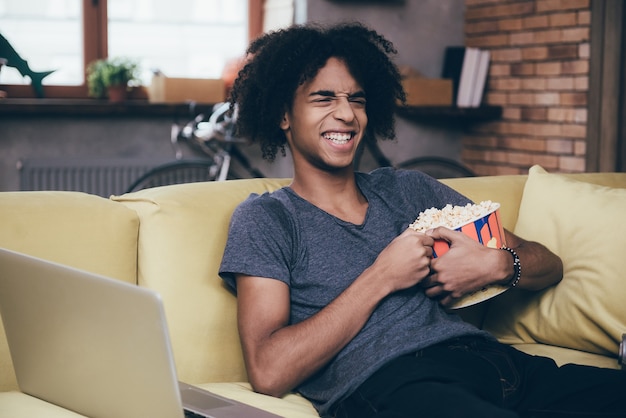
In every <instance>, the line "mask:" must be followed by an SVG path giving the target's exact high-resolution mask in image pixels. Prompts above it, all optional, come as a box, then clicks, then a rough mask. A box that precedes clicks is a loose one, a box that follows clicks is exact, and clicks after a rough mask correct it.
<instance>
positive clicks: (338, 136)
mask: <svg viewBox="0 0 626 418" xmlns="http://www.w3.org/2000/svg"><path fill="white" fill-rule="evenodd" d="M353 135H354V133H353V132H326V133H324V135H323V136H324V139H326V140H328V141H330V142H332V143H334V144H337V145H343V144H347V143H348V141H350V140H351V139H352V136H353Z"/></svg>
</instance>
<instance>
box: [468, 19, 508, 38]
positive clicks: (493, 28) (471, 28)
mask: <svg viewBox="0 0 626 418" xmlns="http://www.w3.org/2000/svg"><path fill="white" fill-rule="evenodd" d="M498 30H500V28H499V27H498V22H497V21H495V20H484V21H477V22H471V23H467V24H466V25H465V33H467V34H471V35H474V34H482V33H490V32H497V31H498Z"/></svg>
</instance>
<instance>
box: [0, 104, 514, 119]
mask: <svg viewBox="0 0 626 418" xmlns="http://www.w3.org/2000/svg"><path fill="white" fill-rule="evenodd" d="M212 107H213V104H212V103H197V104H196V108H195V112H205V113H206V112H210V111H211V109H212ZM396 112H397V114H398V116H400V117H403V118H407V119H410V120H413V121H416V122H420V123H457V124H461V123H462V124H467V123H475V122H484V121H489V120H496V119H499V118H501V117H502V108H501V107H500V106H481V107H473V108H471V107H465V108H461V107H453V106H401V107H398V108H397V110H396ZM190 113H191V111H190V105H189V103H150V102H148V101H147V100H128V101H126V102H123V103H110V102H108V101H107V100H97V99H2V100H0V118H2V117H3V116H12V117H20V116H22V117H40V116H68V117H159V116H175V115H183V114H184V115H189V114H190Z"/></svg>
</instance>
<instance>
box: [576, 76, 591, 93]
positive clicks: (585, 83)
mask: <svg viewBox="0 0 626 418" xmlns="http://www.w3.org/2000/svg"><path fill="white" fill-rule="evenodd" d="M574 90H589V77H586V76H585V77H574Z"/></svg>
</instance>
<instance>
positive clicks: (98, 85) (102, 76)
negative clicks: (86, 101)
mask: <svg viewBox="0 0 626 418" xmlns="http://www.w3.org/2000/svg"><path fill="white" fill-rule="evenodd" d="M138 72H139V64H138V63H137V62H136V61H134V60H132V59H129V58H121V57H116V58H107V59H100V60H96V61H93V62H91V63H90V64H89V65H88V66H87V85H88V87H89V96H91V97H95V98H103V97H108V98H109V100H110V101H112V102H120V101H124V100H125V99H126V94H127V92H128V88H129V85H130V83H131V82H135V81H138V78H137V77H138Z"/></svg>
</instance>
